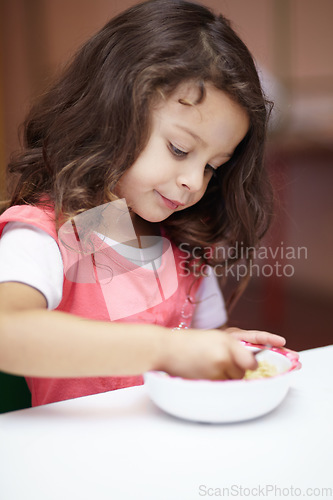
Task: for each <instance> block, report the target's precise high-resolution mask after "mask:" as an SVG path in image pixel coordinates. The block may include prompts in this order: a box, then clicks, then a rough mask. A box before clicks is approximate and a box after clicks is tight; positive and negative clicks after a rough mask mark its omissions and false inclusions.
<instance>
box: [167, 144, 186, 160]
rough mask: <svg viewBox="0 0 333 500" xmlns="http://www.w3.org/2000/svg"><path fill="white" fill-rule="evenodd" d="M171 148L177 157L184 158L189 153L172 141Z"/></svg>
mask: <svg viewBox="0 0 333 500" xmlns="http://www.w3.org/2000/svg"><path fill="white" fill-rule="evenodd" d="M169 149H170V151H171V153H172V154H173V155H174V156H177V158H184V157H185V156H187V154H188V153H187V152H186V151H182V150H181V149H179V148H177V147H176V146H174V145H173V144H171V143H170V144H169Z"/></svg>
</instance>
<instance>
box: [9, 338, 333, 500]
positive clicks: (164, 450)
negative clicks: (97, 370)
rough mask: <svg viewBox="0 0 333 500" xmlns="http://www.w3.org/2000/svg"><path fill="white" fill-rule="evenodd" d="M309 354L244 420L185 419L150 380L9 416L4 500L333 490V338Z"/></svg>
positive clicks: (179, 499)
mask: <svg viewBox="0 0 333 500" xmlns="http://www.w3.org/2000/svg"><path fill="white" fill-rule="evenodd" d="M301 362H302V364H303V368H302V369H301V370H300V371H299V372H296V373H295V374H294V378H293V382H292V388H291V389H290V391H289V393H288V395H287V397H286V399H285V401H284V402H283V403H282V404H281V405H280V406H279V407H278V408H277V409H276V410H274V411H273V412H271V413H270V414H268V415H266V416H264V417H261V418H258V419H256V420H252V421H248V422H243V423H237V424H227V425H225V424H221V425H210V424H197V423H192V422H186V421H182V420H179V419H176V418H174V417H171V416H169V415H167V414H165V413H163V412H162V411H161V410H159V409H158V408H156V407H155V406H154V404H153V403H152V402H151V401H150V399H149V398H148V395H147V393H146V389H145V387H144V386H141V387H133V388H129V389H122V390H119V391H114V392H109V393H104V394H98V395H95V396H88V397H84V398H79V399H75V400H70V401H64V402H61V403H54V404H50V405H46V406H43V407H37V408H31V409H27V410H20V411H16V412H11V413H6V414H3V415H0V498H1V500H30V499H31V500H67V499H68V500H111V499H112V500H122V499H126V500H129V499H133V500H140V499H143V500H150V499H151V500H196V499H200V498H221V497H222V498H237V497H238V498H250V499H253V498H257V497H258V498H275V499H276V498H283V499H285V498H295V497H299V496H302V497H304V496H308V498H320V499H325V498H333V474H332V465H333V460H332V458H333V439H332V438H333V346H329V347H324V348H318V349H312V350H309V351H303V352H302V353H301ZM228 490H229V494H228Z"/></svg>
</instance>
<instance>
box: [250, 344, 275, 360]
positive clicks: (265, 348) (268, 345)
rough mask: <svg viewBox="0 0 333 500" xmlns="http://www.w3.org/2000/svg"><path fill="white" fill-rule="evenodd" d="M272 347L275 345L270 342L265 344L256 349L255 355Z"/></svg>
mask: <svg viewBox="0 0 333 500" xmlns="http://www.w3.org/2000/svg"><path fill="white" fill-rule="evenodd" d="M272 347H273V346H272V345H270V344H265V345H264V346H263V347H261V348H260V349H258V351H256V352H255V353H253V356H254V357H257V355H258V354H260V353H261V352H263V351H267V350H268V349H272Z"/></svg>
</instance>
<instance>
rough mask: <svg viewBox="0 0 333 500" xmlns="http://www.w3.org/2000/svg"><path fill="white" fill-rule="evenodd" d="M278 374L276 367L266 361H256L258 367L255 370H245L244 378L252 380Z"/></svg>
mask: <svg viewBox="0 0 333 500" xmlns="http://www.w3.org/2000/svg"><path fill="white" fill-rule="evenodd" d="M277 374H278V371H277V368H276V366H275V365H273V364H272V363H269V362H268V361H258V368H256V369H255V370H246V372H245V375H244V377H243V379H244V380H253V379H256V378H267V377H275V375H277Z"/></svg>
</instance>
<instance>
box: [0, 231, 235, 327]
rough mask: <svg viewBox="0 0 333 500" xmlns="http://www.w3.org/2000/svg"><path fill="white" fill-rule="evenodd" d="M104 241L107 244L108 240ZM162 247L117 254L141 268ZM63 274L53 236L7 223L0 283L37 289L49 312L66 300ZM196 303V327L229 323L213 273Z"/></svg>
mask: <svg viewBox="0 0 333 500" xmlns="http://www.w3.org/2000/svg"><path fill="white" fill-rule="evenodd" d="M104 241H105V242H106V243H107V242H108V241H107V238H104ZM112 243H114V242H112V240H110V244H112ZM159 245H160V242H157V243H156V245H154V246H152V247H150V248H146V249H139V248H133V247H129V246H127V245H119V244H117V252H118V253H121V254H122V255H123V256H125V257H126V258H128V259H130V260H132V261H133V262H135V263H137V264H138V265H140V264H139V263H140V261H143V262H149V260H150V259H151V255H157V254H158V253H159V252H160V248H159ZM148 254H149V255H148ZM143 265H144V264H143ZM145 267H146V265H145ZM63 271H64V270H63V262H62V257H61V253H60V250H59V247H58V245H57V243H56V241H55V240H54V239H53V238H52V237H51V236H50V235H49V234H47V233H46V232H45V231H43V230H41V229H39V228H36V227H34V226H31V225H29V224H25V223H21V222H9V223H8V224H6V226H5V228H4V230H3V233H2V237H1V239H0V282H8V281H16V282H20V283H24V284H26V285H29V286H31V287H33V288H36V289H37V290H39V291H40V292H41V293H42V294H43V295H44V297H45V299H46V301H47V306H48V309H56V308H57V307H58V305H59V304H60V302H61V299H62V289H63ZM196 300H197V301H198V305H197V307H196V309H195V313H194V316H193V319H192V325H191V326H192V327H193V328H200V329H209V328H217V327H219V326H221V325H223V324H225V323H226V320H227V315H226V310H225V304H224V300H223V296H222V293H221V291H220V287H219V285H218V282H217V279H216V276H215V275H214V273H213V272H211V273H210V275H209V276H207V277H204V278H203V280H202V282H201V284H200V287H199V289H198V291H197V294H196Z"/></svg>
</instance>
